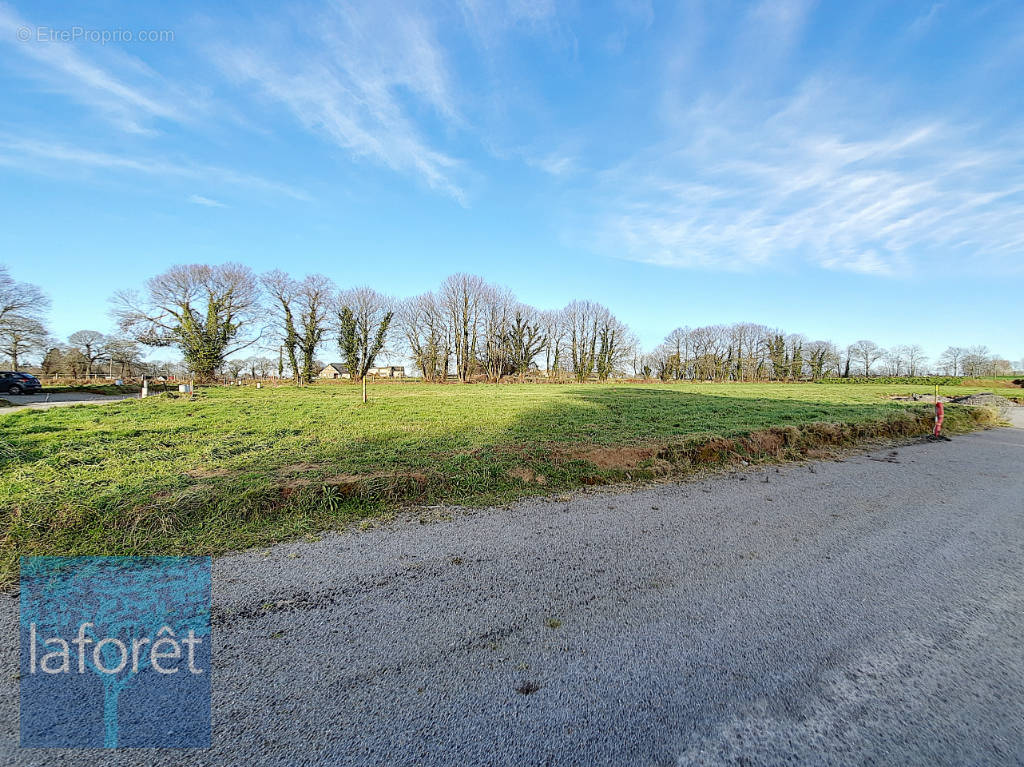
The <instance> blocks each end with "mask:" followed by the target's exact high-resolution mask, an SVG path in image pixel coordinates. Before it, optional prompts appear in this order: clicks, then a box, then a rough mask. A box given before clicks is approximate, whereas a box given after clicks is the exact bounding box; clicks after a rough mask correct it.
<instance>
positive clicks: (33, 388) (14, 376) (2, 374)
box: [0, 370, 43, 394]
mask: <svg viewBox="0 0 1024 767" xmlns="http://www.w3.org/2000/svg"><path fill="white" fill-rule="evenodd" d="M42 390H43V385H42V384H41V383H39V379H38V378H36V377H35V376H33V375H29V374H28V373H15V372H12V371H10V370H0V394H3V393H4V392H6V393H7V394H35V393H36V392H40V391H42Z"/></svg>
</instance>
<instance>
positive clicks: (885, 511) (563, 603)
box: [0, 429, 1024, 767]
mask: <svg viewBox="0 0 1024 767" xmlns="http://www.w3.org/2000/svg"><path fill="white" fill-rule="evenodd" d="M1022 466H1024V430H1020V429H996V430H992V431H987V432H979V433H975V434H971V435H968V436H964V437H957V438H955V439H954V441H953V442H949V443H938V444H930V443H921V444H914V445H909V446H903V447H899V448H894V449H881V448H879V449H876V450H874V451H872V452H870V453H867V454H863V455H859V456H854V457H848V458H846V460H844V461H841V462H818V463H812V464H805V465H790V466H786V467H783V468H781V469H780V470H776V469H775V468H770V469H768V470H765V469H763V468H758V469H749V470H747V471H744V472H741V473H736V474H732V475H726V476H719V477H713V478H710V479H707V480H702V481H695V482H690V483H684V484H666V485H661V486H653V487H648V488H645V489H641V490H630V491H628V492H618V493H616V492H594V493H583V494H579V495H576V496H573V497H572V498H571V499H569V500H556V499H551V500H545V501H531V502H527V503H522V504H518V505H515V506H514V507H512V508H508V509H496V510H494V509H492V510H487V511H482V512H478V513H472V514H470V513H461V512H459V513H456V514H455V518H454V519H453V520H452V521H441V522H437V523H430V524H423V523H422V522H420V521H418V520H416V519H409V518H407V519H404V520H401V521H398V522H395V523H393V524H391V525H389V526H387V527H386V528H382V529H377V530H372V531H369V532H364V533H359V534H341V535H331V536H327V537H325V538H324V539H323V540H321V541H319V542H315V543H308V542H307V543H296V544H287V545H281V546H277V547H274V548H273V549H271V550H269V551H266V552H247V553H242V554H238V555H233V556H229V557H223V558H220V559H217V560H216V561H215V563H214V592H215V594H214V601H215V611H216V614H217V615H218V616H219V619H218V620H217V622H216V623H215V626H214V632H215V637H214V676H213V687H214V702H213V711H214V746H213V748H212V749H210V750H209V751H200V752H192V753H185V754H183V753H182V752H171V751H160V750H145V751H134V752H88V753H87V752H82V751H78V752H67V751H64V752H61V751H32V750H19V749H18V748H17V739H16V735H12V733H16V732H17V699H18V693H17V682H16V681H15V678H14V674H13V671H14V669H16V666H17V658H16V655H17V647H18V640H17V635H16V621H17V616H16V613H17V604H16V602H15V600H14V599H12V598H11V597H10V596H5V597H3V600H2V605H0V632H2V634H0V637H2V640H3V642H2V645H0V647H2V649H0V653H2V661H3V668H4V670H5V672H6V673H5V674H4V675H3V684H4V685H5V689H3V690H2V694H0V731H2V733H3V738H4V739H3V740H2V741H0V761H2V762H3V763H5V764H8V763H10V764H19V765H44V764H45V765H79V764H83V763H86V762H88V763H89V764H96V765H122V764H123V765H129V764H130V765H178V764H182V763H189V764H211V765H282V766H284V765H288V766H289V767H291V766H292V765H298V764H303V765H319V764H323V765H350V764H351V765H382V764H403V765H413V764H416V765H533V764H581V765H605V764H615V765H646V764H649V765H674V764H744V765H762V764H764V765H769V764H781V763H808V764H857V763H859V764H879V765H891V764H921V765H942V764H996V765H998V764H1006V765H1010V764H1021V763H1024V500H1022V499H1024V474H1022V471H1021V469H1022Z"/></svg>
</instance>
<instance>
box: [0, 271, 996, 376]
mask: <svg viewBox="0 0 1024 767" xmlns="http://www.w3.org/2000/svg"><path fill="white" fill-rule="evenodd" d="M47 306H48V302H47V300H46V297H45V296H44V295H43V294H42V291H40V290H39V289H38V288H37V287H36V286H33V285H28V284H25V283H17V282H15V281H14V280H12V279H11V278H10V277H9V275H8V274H7V271H6V269H4V268H3V267H2V266H0V355H4V356H6V357H7V358H8V359H9V360H10V361H11V364H12V365H13V366H14V367H17V366H18V365H19V364H21V363H22V361H23V360H24V359H25V355H27V354H32V353H39V354H40V356H41V357H42V368H43V372H44V373H55V374H56V373H58V372H59V373H62V374H66V375H73V376H76V377H77V376H80V375H82V374H84V375H94V374H96V373H97V372H103V373H113V372H114V369H115V367H116V369H117V373H118V375H121V376H126V375H127V376H130V375H135V374H138V373H139V372H143V373H149V374H154V373H156V374H166V375H180V374H183V373H185V372H188V373H189V374H191V375H194V376H195V377H196V378H197V379H200V380H209V379H213V378H214V377H215V376H217V375H218V374H227V375H230V376H231V377H233V378H237V377H239V375H243V374H245V375H251V376H252V377H253V378H256V377H260V378H262V377H267V376H272V375H273V374H274V373H275V372H276V374H277V376H278V377H281V378H285V377H287V378H291V379H292V380H294V381H296V382H298V383H311V382H312V381H314V380H315V379H316V377H317V376H318V375H319V373H320V370H321V369H322V368H323V363H322V362H321V361H319V359H318V354H319V353H323V352H327V353H330V351H331V350H336V351H337V354H338V355H339V357H340V359H341V360H342V364H343V365H344V367H345V368H346V370H347V372H348V373H349V375H350V376H351V377H352V378H354V379H356V380H358V379H361V378H362V377H364V376H365V375H366V374H367V373H368V371H369V370H370V369H371V368H372V367H373V366H374V365H375V363H376V361H377V359H378V358H379V357H380V356H381V355H383V354H388V355H389V356H395V355H402V356H404V357H406V358H408V359H409V360H411V362H412V364H413V365H414V366H415V368H416V372H417V374H418V375H419V376H420V377H422V378H424V379H425V380H427V381H442V380H446V379H448V378H455V379H458V380H460V381H464V382H466V381H471V380H482V379H486V380H490V381H498V380H503V379H510V378H511V379H516V378H518V379H523V378H525V377H527V376H529V375H532V374H541V373H542V374H543V375H545V376H547V377H554V378H564V379H568V380H576V381H581V382H582V381H586V380H591V379H596V380H607V379H609V378H612V377H640V378H658V379H661V380H665V381H671V380H688V381H702V380H708V381H728V380H732V381H763V380H779V381H792V380H820V379H823V378H829V377H849V376H872V375H885V376H916V375H921V374H923V373H925V372H927V371H928V369H929V360H928V359H927V358H926V357H925V355H924V353H923V350H922V349H921V347H920V346H918V345H916V344H915V345H907V346H894V347H891V348H888V349H884V348H882V347H880V346H879V345H878V344H876V343H874V342H873V341H870V340H861V341H857V342H856V343H854V344H850V345H849V346H847V347H845V348H840V347H838V346H837V345H836V344H835V343H833V342H831V341H828V340H810V339H808V338H806V337H805V336H803V335H800V334H792V333H784V332H782V331H780V330H778V329H776V328H771V327H768V326H765V325H758V324H754V323H735V324H731V325H708V326H702V327H695V328H690V327H679V328H676V329H675V330H673V331H672V332H670V333H669V334H668V335H667V336H666V337H665V340H664V341H663V342H662V343H661V344H659V345H658V346H657V347H656V348H654V349H653V350H650V351H648V352H644V351H643V350H642V349H641V346H640V343H639V341H638V339H637V337H636V335H635V334H634V333H633V332H632V331H631V330H630V328H629V327H628V326H627V325H626V324H625V323H624V322H622V321H621V320H619V319H618V318H617V317H616V316H615V315H614V314H613V313H612V311H611V310H610V309H608V307H606V306H603V305H601V304H599V303H596V302H593V301H586V300H577V301H572V302H570V303H569V304H568V305H566V306H565V307H563V308H561V309H555V310H541V309H538V308H535V307H533V306H530V305H528V304H526V303H523V302H522V301H519V300H518V299H517V298H516V296H515V295H514V294H513V293H512V292H511V291H510V290H508V289H507V288H504V287H501V286H498V285H494V284H491V283H488V282H487V281H486V280H484V279H483V278H481V277H479V276H476V275H471V274H454V275H451V276H450V277H448V278H447V279H446V280H444V282H442V283H441V285H440V286H439V287H438V288H437V289H436V290H433V291H428V292H426V293H423V294H421V295H418V296H414V297H412V298H407V299H402V300H400V299H396V298H394V297H391V296H388V295H385V294H382V293H379V292H377V291H375V290H373V289H371V288H367V287H360V288H350V289H340V288H339V287H338V286H337V285H335V283H334V282H333V281H332V280H330V279H329V278H328V277H326V276H324V275H322V274H311V275H306V276H303V277H301V278H296V277H293V276H291V275H289V274H287V273H285V272H284V271H281V270H274V271H271V272H267V273H265V274H261V275H260V274H256V273H254V272H253V271H252V270H251V269H249V268H248V267H245V266H242V265H239V264H223V265H218V266H209V265H204V264H192V265H181V266H174V267H171V268H170V269H168V270H167V271H165V272H164V273H162V274H159V275H156V276H155V277H152V278H151V279H149V280H147V281H146V283H145V285H144V286H143V287H142V289H141V290H128V291H120V292H118V293H116V294H115V295H114V297H113V299H112V312H113V315H114V317H115V319H116V322H117V325H118V329H119V333H118V334H116V335H105V334H102V333H99V332H97V331H92V330H81V331H77V332H75V333H73V334H72V335H71V336H69V337H68V339H67V342H66V343H63V344H61V343H57V342H55V341H54V340H53V339H52V338H51V337H50V335H49V334H48V333H47V332H46V329H45V326H44V322H43V318H44V315H45V311H46V308H47ZM146 347H149V348H167V349H174V350H176V351H177V352H178V353H180V354H181V356H182V362H181V363H174V362H168V363H152V362H144V361H143V357H144V351H143V350H144V349H145V348H146ZM247 350H248V351H250V352H257V351H261V350H262V351H263V352H264V353H263V354H251V355H250V356H248V357H243V356H242V355H243V353H244V352H246V351H247ZM268 350H272V351H271V354H270V355H268V354H266V352H267V351H268ZM274 352H276V353H274ZM103 366H105V367H106V370H102V368H103ZM936 367H937V369H939V370H941V371H942V372H944V373H945V374H947V375H966V376H980V375H997V374H1003V373H1009V372H1011V369H1012V368H1011V366H1010V364H1009V363H1008V362H1006V361H1005V360H1000V359H998V358H996V357H995V356H994V355H992V354H991V353H990V352H989V351H988V349H987V348H986V347H982V346H978V347H971V348H961V347H950V348H948V349H946V351H945V352H943V354H942V356H941V357H940V358H939V359H938V360H936Z"/></svg>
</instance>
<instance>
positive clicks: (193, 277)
mask: <svg viewBox="0 0 1024 767" xmlns="http://www.w3.org/2000/svg"><path fill="white" fill-rule="evenodd" d="M259 299H260V289H259V282H258V280H257V279H256V277H255V275H254V274H253V273H252V271H251V270H250V269H249V268H248V267H245V266H241V265H239V264H223V265H220V266H207V265H205V264H191V265H182V266H174V267H171V268H170V269H168V270H167V271H166V272H164V273H163V274H160V275H158V276H156V277H153V278H151V279H150V280H148V281H147V282H146V290H145V293H144V294H139V293H138V292H135V291H122V292H119V293H117V294H116V295H115V299H114V300H115V315H116V316H117V319H118V322H119V324H120V327H121V329H122V331H124V332H126V333H129V334H131V335H132V337H133V338H135V339H136V340H137V341H139V342H140V343H143V344H145V345H147V346H177V347H178V348H179V349H180V350H181V352H182V355H183V356H184V358H185V363H186V364H187V365H188V367H189V369H190V370H191V371H192V372H193V374H194V375H195V376H196V378H198V379H200V380H209V379H212V378H213V376H214V374H215V373H216V371H217V369H218V368H219V367H220V366H221V365H223V363H224V360H225V359H226V358H227V357H228V356H229V355H231V354H234V353H236V352H238V351H240V350H242V349H244V348H246V347H248V346H250V345H252V344H253V343H255V342H256V341H257V340H258V338H259V335H260V334H259V332H250V331H255V328H254V325H255V320H256V318H257V316H258V311H257V310H258V308H259Z"/></svg>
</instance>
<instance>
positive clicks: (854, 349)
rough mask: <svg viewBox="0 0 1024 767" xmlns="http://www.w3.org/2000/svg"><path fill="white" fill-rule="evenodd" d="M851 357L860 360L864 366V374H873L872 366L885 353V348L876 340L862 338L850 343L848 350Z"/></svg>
mask: <svg viewBox="0 0 1024 767" xmlns="http://www.w3.org/2000/svg"><path fill="white" fill-rule="evenodd" d="M847 353H848V354H849V355H850V358H851V359H852V360H854V361H856V362H858V363H859V364H860V365H861V366H862V367H863V368H864V375H865V376H869V375H871V366H872V365H874V364H875V363H876V362H878V360H880V359H881V358H882V357H883V356H884V355H885V349H883V348H882V347H881V346H879V345H878V344H876V343H875V342H874V341H868V340H867V339H861V340H860V341H857V342H856V343H854V344H851V345H850V348H849V350H848V352H847Z"/></svg>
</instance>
